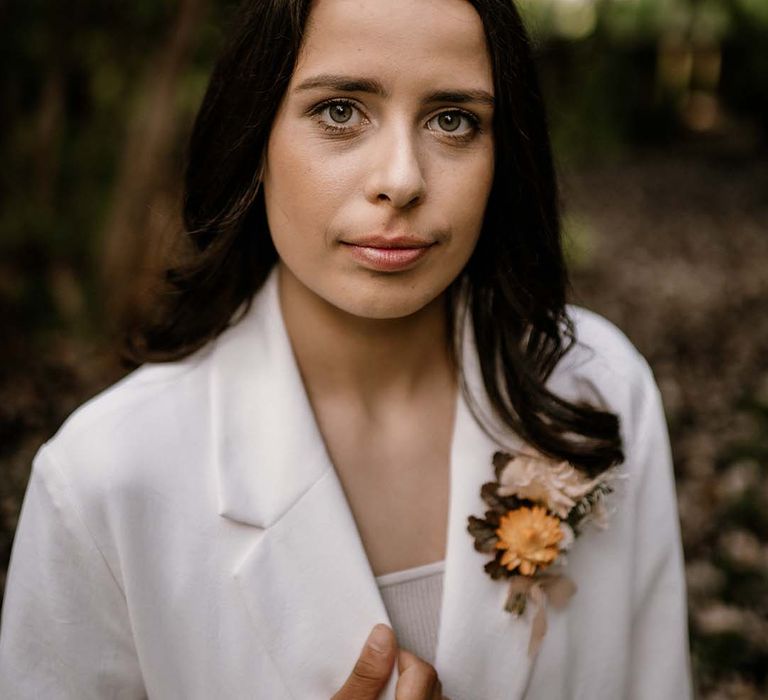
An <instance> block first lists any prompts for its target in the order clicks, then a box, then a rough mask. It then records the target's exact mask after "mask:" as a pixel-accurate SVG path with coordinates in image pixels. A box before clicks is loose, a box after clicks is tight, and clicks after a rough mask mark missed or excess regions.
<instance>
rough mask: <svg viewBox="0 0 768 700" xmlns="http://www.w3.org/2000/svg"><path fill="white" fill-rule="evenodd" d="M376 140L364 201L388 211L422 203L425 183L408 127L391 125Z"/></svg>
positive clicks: (414, 139)
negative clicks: (387, 205) (383, 205)
mask: <svg viewBox="0 0 768 700" xmlns="http://www.w3.org/2000/svg"><path fill="white" fill-rule="evenodd" d="M380 136H381V138H379V139H376V145H375V153H372V154H371V160H370V168H369V171H368V177H367V180H366V183H365V195H366V198H367V199H368V201H370V202H372V203H374V204H376V203H378V202H389V203H390V204H391V206H392V207H395V208H397V209H405V208H409V207H413V206H415V205H416V204H418V203H420V202H421V201H422V200H423V199H424V195H425V194H426V182H425V180H424V173H423V168H422V164H421V163H420V162H419V153H418V148H417V144H416V143H415V141H416V138H415V135H414V134H413V133H412V131H411V129H410V128H409V126H408V125H405V124H402V125H393V127H392V128H391V129H388V130H383V131H382V132H381V133H380Z"/></svg>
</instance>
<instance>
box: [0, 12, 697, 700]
mask: <svg viewBox="0 0 768 700" xmlns="http://www.w3.org/2000/svg"><path fill="white" fill-rule="evenodd" d="M184 219H185V224H186V229H187V232H188V237H189V239H190V240H191V242H192V244H193V245H192V251H191V254H190V257H189V259H187V260H186V261H185V262H184V263H183V264H182V265H180V266H177V267H175V268H174V269H173V270H171V271H170V272H169V275H168V279H169V281H170V283H171V286H172V293H171V294H169V295H168V296H167V297H166V299H165V303H164V305H163V306H162V307H159V310H158V313H157V316H156V317H155V318H154V319H152V321H151V323H148V324H147V325H145V326H143V327H142V328H139V329H134V332H133V334H132V339H133V342H132V349H133V354H134V356H135V357H136V358H137V359H139V360H140V361H145V364H144V366H143V367H142V368H141V369H139V370H138V371H136V372H134V373H133V374H131V375H130V376H129V377H127V378H126V379H124V380H123V381H122V382H120V383H118V384H117V385H116V386H114V387H113V388H111V389H110V390H108V391H107V392H105V393H104V394H102V395H100V396H98V397H97V398H95V399H94V400H92V401H91V402H89V403H88V404H87V405H86V406H84V407H82V408H81V409H80V410H79V411H77V412H76V413H75V414H74V415H73V416H72V417H71V418H70V419H69V420H68V421H67V423H66V424H65V426H64V427H63V428H62V429H61V430H60V431H59V433H58V434H57V435H56V436H55V437H54V438H53V439H52V440H51V441H49V442H48V443H47V444H46V445H45V446H43V448H42V449H41V451H40V453H39V454H38V456H37V458H36V460H35V464H34V468H33V473H32V477H31V480H30V485H29V487H28V492H27V495H26V498H25V502H24V506H23V512H22V515H21V519H20V523H19V528H18V533H17V537H16V541H15V544H14V552H13V559H12V565H11V569H10V574H9V579H8V590H7V596H6V600H5V607H4V613H3V629H2V641H0V689H1V690H2V694H3V697H9V698H32V697H45V698H104V697H116V698H117V697H119V698H133V697H137V698H138V697H144V696H149V697H153V698H155V697H156V698H176V697H178V698H211V697H221V698H243V697H256V698H265V699H266V698H269V699H274V698H325V699H327V698H330V697H335V698H336V699H337V700H342V699H343V698H357V699H358V700H360V699H361V698H368V697H370V698H375V697H382V698H394V697H397V698H398V699H399V700H412V699H414V698H435V697H438V698H439V697H440V696H441V695H442V694H443V693H444V694H445V695H446V696H448V697H450V698H452V699H453V700H457V699H458V700H462V699H465V700H466V699H470V698H471V699H472V700H482V699H486V698H487V699H489V700H490V699H494V700H496V699H498V698H522V697H524V696H525V697H527V698H543V699H546V700H550V699H553V698H587V697H589V698H606V699H611V700H613V699H615V698H633V699H634V698H648V699H650V698H653V699H654V700H657V699H660V698H670V699H671V698H674V699H675V700H677V699H678V698H685V697H689V696H690V674H689V661H688V647H687V629H686V614H685V589H684V583H683V573H682V552H681V545H680V534H679V525H678V520H677V512H676V506H675V498H674V482H673V477H672V468H671V462H670V455H669V449H668V441H667V436H666V428H665V425H664V420H663V412H662V408H661V404H660V401H659V396H658V392H657V390H656V387H655V385H654V383H653V379H652V375H651V373H650V370H649V369H648V367H647V365H646V364H645V363H644V361H643V360H642V358H640V356H639V355H638V354H637V352H636V351H635V350H634V349H633V348H632V346H631V345H630V344H629V342H628V341H627V340H626V338H624V336H622V335H621V334H620V333H619V332H618V331H617V330H616V329H615V328H613V327H612V326H611V325H610V324H608V322H606V321H604V320H603V319H601V318H599V317H597V316H595V315H593V314H590V313H588V312H585V311H582V310H578V309H573V308H570V309H566V306H565V288H566V274H565V271H564V266H563V261H562V254H561V248H560V241H559V227H558V212H557V194H556V187H555V181H554V175H553V168H552V162H551V155H550V150H549V142H548V137H547V131H546V125H545V120H544V115H543V111H542V105H541V100H540V97H539V93H538V89H537V87H536V80H535V76H534V73H533V68H532V65H531V57H530V49H529V47H528V43H527V39H526V36H525V33H524V30H523V28H522V26H521V23H520V19H519V17H518V15H517V13H516V11H515V9H514V7H513V5H512V2H508V1H506V0H504V1H499V0H483V1H480V0H476V1H473V2H472V3H470V2H467V1H466V0H430V1H428V2H423V1H416V0H390V1H389V2H387V3H380V2H378V0H356V1H355V2H351V1H350V0H316V1H315V2H313V3H310V2H308V1H304V2H300V1H299V0H273V1H272V2H260V1H258V0H250V1H249V2H246V3H245V4H244V5H243V8H242V11H241V14H240V15H239V17H238V19H237V31H236V32H235V34H234V37H233V39H232V40H231V42H230V43H229V45H228V47H227V49H226V51H225V52H224V54H223V56H222V58H221V59H220V61H219V63H218V64H217V66H216V69H215V71H214V74H213V77H212V80H211V83H210V86H209V89H208V91H207V93H206V96H205V99H204V101H203V105H202V107H201V110H200V113H199V115H198V118H197V121H196V124H195V129H194V133H193V135H192V139H191V145H190V157H189V163H188V169H187V175H186V192H185V198H184ZM566 311H568V313H566ZM496 453H498V454H496ZM494 454H496V456H495V457H494ZM505 454H506V456H505ZM545 455H546V457H545ZM494 460H495V465H496V467H495V468H494ZM516 460H517V461H516ZM521 460H522V461H521ZM525 460H528V461H525ZM531 460H532V461H531ZM510 465H513V471H514V469H518V468H523V467H525V465H528V467H530V466H531V465H534V466H533V472H532V474H530V475H529V476H530V479H529V480H528V481H527V482H526V483H527V484H528V486H527V487H528V488H529V489H530V488H531V487H532V486H536V484H537V483H539V482H537V481H536V480H537V479H538V480H542V479H548V478H550V477H551V476H552V475H554V474H557V475H560V476H563V479H565V481H564V482H563V483H566V482H567V480H568V479H575V481H573V480H572V482H569V483H571V484H572V485H573V486H574V488H576V487H578V488H576V490H578V489H582V487H583V486H584V484H587V483H588V484H590V485H589V487H588V488H589V489H592V488H593V486H594V484H597V483H598V482H599V481H600V480H601V479H602V477H603V476H605V475H607V474H609V473H610V474H612V473H621V474H622V475H623V476H624V477H625V480H624V481H623V482H622V483H620V484H619V486H618V487H616V488H615V489H614V490H613V492H612V493H610V494H609V495H605V494H607V493H608V492H601V493H603V495H605V498H604V501H599V503H598V501H591V503H593V505H594V504H595V503H598V505H601V506H603V505H604V506H605V509H606V511H609V510H612V511H613V512H612V513H611V517H610V520H609V522H608V527H607V528H606V529H605V530H603V531H599V530H598V529H589V528H588V529H585V530H584V532H583V533H581V534H580V536H579V538H578V540H577V541H575V542H573V543H571V544H570V545H569V549H568V550H567V551H568V554H569V557H568V561H567V565H565V566H564V568H563V570H562V575H561V576H559V577H553V578H550V579H545V578H543V577H542V578H535V576H536V575H537V569H538V573H539V574H541V573H542V572H544V573H548V572H549V570H550V569H548V567H549V565H550V564H553V563H554V562H553V558H554V557H556V556H558V557H559V555H560V553H561V552H563V553H564V552H565V551H566V550H565V545H564V544H563V541H562V538H563V537H565V536H566V534H569V535H573V534H574V532H575V530H574V528H572V527H571V525H573V524H574V522H575V521H573V520H568V521H567V522H566V520H565V519H564V518H565V515H568V517H569V518H570V517H572V516H573V514H574V513H575V510H576V509H573V510H571V506H573V505H574V504H575V503H577V498H582V496H584V494H586V493H587V489H586V488H583V489H582V490H581V491H580V492H579V496H578V497H577V496H576V491H575V490H571V491H569V490H568V488H566V486H567V484H566V486H563V485H562V484H561V485H560V486H559V487H557V488H555V489H554V491H552V490H551V489H550V491H547V493H548V494H550V495H551V494H552V493H554V494H555V496H556V497H557V498H558V499H560V500H559V501H558V502H557V503H559V504H560V505H557V503H555V501H552V502H548V501H547V500H546V498H545V500H544V501H542V502H543V503H544V504H545V505H547V504H548V508H547V509H545V508H543V507H541V508H538V509H537V508H536V507H535V504H536V503H537V502H538V497H537V496H536V495H535V494H533V493H532V492H530V490H529V491H528V492H524V491H523V490H522V489H523V482H522V481H521V480H520V479H518V480H517V481H515V479H512V480H511V481H510V480H509V478H508V477H509V475H510V474H511V473H512V472H510V471H508V468H510ZM521 465H522V466H521ZM494 469H496V470H495V471H494ZM494 473H495V474H496V476H497V480H498V481H497V482H496V483H495V486H493V488H492V489H491V492H489V491H488V488H487V487H485V488H483V491H482V492H481V487H483V484H486V483H487V482H491V481H493V477H494ZM579 475H580V476H579ZM566 477H567V479H566ZM558 478H559V477H558ZM590 479H592V480H593V481H589V480H590ZM542 483H543V482H542ZM549 486H552V485H551V484H549ZM553 488H554V487H553ZM504 489H506V491H504ZM516 489H517V490H516ZM558 489H559V490H558ZM597 493H598V490H592V491H589V498H591V497H593V496H594V498H596V499H597V498H599V497H600V495H599V494H598V495H597V496H595V494H597ZM505 494H506V495H505ZM571 496H573V498H571ZM548 497H549V496H547V498H548ZM553 498H554V496H553ZM589 498H587V500H589ZM489 499H491V500H490V501H489ZM493 499H495V500H493ZM510 499H511V500H510ZM488 502H492V503H493V504H494V507H495V508H502V511H504V512H506V509H507V508H508V509H509V511H508V513H507V514H506V515H505V516H504V517H505V518H506V519H499V518H498V517H496V516H498V513H497V514H496V516H494V515H493V514H492V513H490V512H489V513H490V514H489V513H486V516H487V518H488V520H482V519H480V518H478V517H476V516H478V515H482V513H483V511H484V510H485V509H486V507H487V506H486V503H488ZM579 502H580V503H581V505H582V506H583V504H584V503H585V502H586V501H584V500H583V498H582V500H581V501H579ZM563 503H567V504H569V505H568V507H567V508H566V509H565V510H562V513H563V514H565V515H563V516H562V517H560V518H559V519H556V514H557V513H558V512H560V511H559V508H560V506H562V504H563ZM513 506H514V508H513ZM579 507H581V506H579ZM596 509H597V505H595V510H596ZM500 512H501V511H500ZM515 514H516V515H515ZM561 515H562V514H561ZM517 516H520V517H522V516H525V517H530V518H534V516H535V517H536V518H539V520H540V521H541V522H543V523H545V524H547V526H548V527H549V525H551V524H552V523H554V524H555V530H552V531H551V535H552V536H551V538H550V539H551V541H548V542H543V540H542V542H541V543H539V544H538V545H536V546H534V544H535V542H534V540H536V538H537V537H539V535H541V536H542V537H543V536H544V535H543V534H542V533H543V532H544V530H541V531H539V530H536V529H535V528H534V527H533V526H531V528H529V529H526V528H522V529H520V528H517V529H516V528H515V527H514V526H513V525H514V522H515V521H514V517H517ZM494 517H496V520H494ZM468 519H469V521H468ZM534 519H535V518H534ZM468 522H470V528H469V529H470V532H468V531H467V530H468V527H467V523H468ZM489 523H491V524H490V525H489ZM526 527H527V526H526ZM484 528H485V529H484ZM488 528H490V529H488ZM494 528H495V529H494ZM521 533H523V535H524V536H525V537H527V538H528V540H526V541H527V542H528V545H530V547H528V549H526V548H525V547H523V546H522V545H521V546H518V548H517V549H515V547H514V546H513V541H514V540H515V538H517V537H519V536H522V535H521ZM473 535H474V536H475V542H474V543H473V541H472V540H473V537H472V536H473ZM532 543H533V544H532ZM473 545H474V546H473ZM489 555H490V556H492V557H495V558H493V559H492V560H491V562H490V564H489V563H488V562H489ZM557 561H558V562H561V563H562V562H564V561H565V557H563V558H562V559H558V560H557ZM441 570H444V578H443V579H441V578H440V571H441ZM552 570H553V569H552ZM425 572H426V573H431V574H436V576H432V577H431V578H429V586H428V587H427V588H424V589H423V590H422V591H421V594H422V596H423V597H422V598H421V599H419V598H418V595H419V593H418V592H416V593H414V589H408V590H406V589H404V588H402V587H400V588H398V589H397V590H399V591H400V592H401V593H402V592H403V591H405V593H404V594H403V595H405V597H406V600H405V603H404V601H403V597H402V596H401V597H400V598H398V597H397V596H396V595H395V596H390V595H389V593H388V591H387V589H388V584H389V583H392V577H394V578H395V579H397V578H398V577H400V578H402V575H403V574H405V578H408V577H409V576H414V575H415V576H416V578H413V579H412V581H411V583H413V582H416V583H418V582H419V581H421V582H422V583H424V582H427V579H425V578H421V579H420V578H418V576H419V575H420V574H425ZM491 574H492V575H491ZM505 578H509V579H510V587H509V589H508V587H507V585H506V583H507V582H506V581H505V580H504V579H505ZM553 581H555V582H556V583H555V584H553V585H552V587H551V588H548V586H550V584H552V582H553ZM435 582H437V583H438V584H441V585H442V588H441V589H439V588H438V593H435V590H436V589H435V587H434V585H433V584H434V583H435ZM515 582H517V583H520V582H523V583H525V584H526V586H529V587H527V588H526V589H525V590H522V591H518V592H517V593H514V592H513V590H512V586H513V585H515ZM548 582H549V583H548ZM557 582H559V583H557ZM405 583H408V582H407V581H406V582H405ZM532 584H536V585H532ZM557 586H560V588H557ZM558 590H559V591H560V593H561V594H563V592H565V593H564V594H563V595H559V597H560V598H561V599H560V600H559V601H558V600H557V599H558V595H556V592H557V591H558ZM414 595H416V596H417V598H416V599H415V602H416V603H417V605H416V607H415V608H413V609H412V610H413V612H411V613H410V614H404V613H403V605H404V604H408V603H411V604H413V603H414V598H413V596H414ZM409 596H410V597H409ZM564 599H567V601H566V600H564ZM556 601H557V604H555V602H556ZM526 607H527V609H525V608H526ZM430 610H431V611H432V612H433V613H437V614H438V615H439V617H436V616H434V615H433V616H432V617H430V616H429V613H430ZM544 610H546V624H547V628H546V634H545V635H543V631H544V629H543V627H542V626H541V625H542V622H543V620H544V619H545V618H544V617H543V611H544ZM537 611H538V612H537ZM534 613H535V615H534ZM438 622H439V625H438V624H437V623H438ZM381 623H383V624H384V625H385V626H382V624H381ZM390 625H392V626H394V628H395V629H394V630H392V629H390ZM418 625H423V628H418ZM374 626H375V630H376V631H378V632H379V633H383V639H382V640H380V641H382V642H383V644H379V649H380V650H379V652H376V650H375V649H374V648H373V647H370V646H367V645H364V642H365V640H366V638H367V636H368V633H369V632H370V631H371V629H372V628H374ZM395 635H397V642H396V640H395ZM409 640H410V641H409ZM374 641H375V640H374ZM406 642H408V643H406ZM416 646H418V647H419V648H418V649H416V648H415V647H416ZM409 647H410V648H409ZM532 650H534V653H531V652H532ZM395 666H396V667H397V671H394V667H395ZM390 670H391V671H392V673H391V674H390Z"/></svg>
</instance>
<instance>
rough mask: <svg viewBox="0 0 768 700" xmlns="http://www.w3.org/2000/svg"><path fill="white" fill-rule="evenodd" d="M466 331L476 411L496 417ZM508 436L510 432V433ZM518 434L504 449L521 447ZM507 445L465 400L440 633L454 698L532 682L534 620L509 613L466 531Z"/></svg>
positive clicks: (506, 695) (456, 443) (488, 695)
mask: <svg viewBox="0 0 768 700" xmlns="http://www.w3.org/2000/svg"><path fill="white" fill-rule="evenodd" d="M469 333H470V332H469V330H466V331H465V372H466V375H467V379H468V383H469V384H470V387H473V388H474V391H473V392H472V395H473V397H477V398H476V404H477V406H476V410H477V411H478V412H480V414H481V415H483V416H484V417H485V418H486V420H487V419H488V417H489V416H490V415H491V414H490V412H489V410H488V406H487V405H486V404H485V403H484V401H483V399H482V397H484V396H485V392H484V391H483V390H482V388H481V381H480V377H479V370H477V367H476V363H475V354H474V353H475V350H474V344H473V342H472V340H471V338H470V337H469ZM507 434H508V433H507ZM519 446H520V443H519V441H516V440H515V439H514V437H513V436H509V439H507V440H505V448H507V449H509V448H510V447H513V448H514V447H519ZM500 447H501V445H500V444H499V443H498V442H496V441H495V440H493V439H492V438H490V437H489V436H488V435H487V434H486V433H485V432H484V431H483V430H482V429H481V428H480V426H479V425H478V423H477V422H476V420H475V418H474V416H473V415H472V413H471V411H470V409H469V406H468V404H467V402H466V401H465V400H464V399H463V397H460V398H459V403H458V406H457V414H456V425H455V429H454V438H453V446H452V451H451V496H450V511H449V519H448V544H447V551H446V562H445V576H444V579H443V601H442V608H441V619H440V631H439V636H438V644H437V652H436V659H435V668H436V670H437V672H438V675H439V676H440V679H441V681H442V683H443V689H444V692H445V694H446V695H447V696H448V697H450V698H451V700H491V699H493V700H501V699H504V700H518V699H519V698H522V697H523V696H524V693H525V689H526V687H527V685H528V681H529V677H530V674H531V671H532V664H531V661H530V660H529V658H528V653H527V650H528V640H529V635H530V628H531V627H530V620H529V619H526V618H525V617H524V618H521V619H515V618H514V617H513V616H512V615H511V614H509V613H507V612H505V611H504V603H505V600H506V595H507V585H506V584H505V582H504V581H503V580H501V581H494V580H492V579H491V578H490V576H488V574H486V573H485V571H484V569H483V567H484V566H485V564H486V562H487V561H488V560H489V559H490V556H489V555H487V554H483V553H480V552H477V551H476V550H475V548H474V546H473V543H474V540H473V538H472V536H471V535H470V534H469V532H468V531H467V519H468V517H469V516H470V515H476V516H478V517H482V515H483V513H484V512H485V511H486V509H487V506H486V504H485V503H484V502H483V500H482V499H481V497H480V488H481V486H482V485H483V484H484V483H485V482H487V481H492V480H493V478H494V472H493V466H492V457H493V453H494V452H495V451H496V450H498V449H500Z"/></svg>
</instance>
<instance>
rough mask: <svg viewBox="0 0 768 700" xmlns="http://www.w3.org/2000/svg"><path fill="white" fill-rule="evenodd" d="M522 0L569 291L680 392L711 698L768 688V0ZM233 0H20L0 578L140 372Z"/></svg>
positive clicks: (0, 120) (0, 115)
mask: <svg viewBox="0 0 768 700" xmlns="http://www.w3.org/2000/svg"><path fill="white" fill-rule="evenodd" d="M519 4H520V7H521V9H522V11H523V12H524V14H525V16H526V19H527V22H528V24H529V28H530V30H531V33H532V35H533V37H534V40H535V44H536V52H537V57H538V61H539V67H540V74H541V80H542V83H543V88H544V92H545V97H546V100H547V102H548V106H549V113H550V121H551V127H552V134H553V140H554V146H555V153H556V158H557V163H558V168H559V171H560V176H561V184H562V195H563V203H564V211H565V231H566V235H567V245H568V254H569V257H570V260H571V264H572V269H573V273H574V284H573V287H574V288H573V295H572V299H573V301H574V302H575V303H578V304H581V305H584V306H588V307H590V308H593V309H595V310H596V311H598V312H600V313H602V314H603V315H605V316H606V317H608V318H609V319H611V320H612V321H614V322H615V323H616V324H618V325H619V326H620V327H621V328H622V329H623V330H624V331H625V332H626V333H627V335H628V336H629V337H630V339H631V340H632V341H633V342H634V343H635V344H636V345H637V347H638V348H639V349H640V350H641V352H642V353H643V354H644V355H645V356H646V357H647V358H648V359H649V361H650V363H651V365H652V367H653V369H654V371H655V374H656V378H657V380H658V382H659V385H660V387H661V390H662V394H663V397H664V401H665V405H666V411H667V418H668V421H669V426H670V431H671V438H672V444H673V451H674V455H675V469H676V477H677V493H678V499H679V506H680V517H681V522H682V528H683V539H684V548H685V556H686V572H687V579H688V586H689V608H690V632H691V648H692V654H693V663H694V675H695V680H696V685H697V696H698V697H701V698H707V699H715V698H718V699H719V698H768V0H519ZM233 10H234V3H233V2H232V1H230V0H176V1H174V2H172V1H171V0H133V1H132V2H130V3H114V2H106V1H102V2H99V1H98V0H88V1H85V0H72V1H70V2H67V3H64V2H53V1H51V0H5V1H3V0H0V32H2V41H1V42H0V54H1V57H0V124H2V131H1V132H0V159H1V160H0V162H1V164H2V165H1V166H0V197H1V198H2V199H1V200H0V202H1V205H0V338H1V339H2V340H0V589H1V588H2V583H3V581H4V571H5V568H6V566H7V561H8V557H9V555H10V549H11V543H12V538H13V532H14V528H15V525H16V522H17V518H18V513H19V508H20V505H21V499H22V496H23V493H24V488H25V486H26V482H27V478H28V475H29V468H30V463H31V460H32V457H33V455H34V453H35V451H36V450H37V448H38V447H39V446H40V444H41V443H42V442H43V441H44V440H46V439H47V438H48V437H50V436H51V435H52V433H53V432H54V431H55V430H56V429H57V428H58V426H59V425H60V424H61V422H62V421H63V419H64V418H65V417H66V416H67V415H68V414H69V413H70V412H71V411H72V410H73V409H74V408H75V407H76V406H78V405H79V404H80V403H82V402H83V401H84V400H85V399H86V398H89V397H90V396H92V395H93V394H95V393H96V392H97V391H99V390H100V389H102V388H104V387H105V386H107V385H108V384H110V383H112V382H113V381H115V380H116V379H117V378H119V377H120V376H122V375H123V374H125V372H126V371H127V369H126V368H125V367H123V366H122V365H121V364H120V362H119V360H118V357H117V355H116V353H115V346H114V342H113V338H114V332H115V329H116V328H118V327H119V324H120V321H121V319H123V318H125V315H126V314H130V313H131V311H132V310H133V309H135V308H137V307H140V306H141V305H142V304H144V303H146V299H147V296H146V289H147V284H148V282H149V281H150V280H151V279H153V275H155V274H156V271H157V268H158V264H159V262H158V261H159V260H161V258H162V256H163V254H164V252H165V251H166V250H167V246H168V242H169V240H170V239H171V237H172V235H173V234H174V232H175V231H176V230H177V227H178V223H177V221H178V219H177V215H178V213H177V209H178V200H179V196H180V190H179V180H180V175H181V172H182V168H183V159H184V146H185V140H186V138H187V137H188V134H189V131H190V127H191V123H192V120H193V118H194V115H195V111H196V109H197V106H198V104H199V102H200V100H201V98H202V94H203V91H204V89H205V86H206V83H207V79H208V75H209V72H210V70H211V67H212V63H213V60H214V57H215V55H216V52H217V49H218V48H219V47H220V45H221V43H222V38H223V36H222V35H223V32H224V31H225V27H226V24H227V21H228V18H229V17H231V15H232V12H233ZM649 672H652V669H649Z"/></svg>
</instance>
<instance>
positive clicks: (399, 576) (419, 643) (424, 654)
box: [376, 560, 445, 664]
mask: <svg viewBox="0 0 768 700" xmlns="http://www.w3.org/2000/svg"><path fill="white" fill-rule="evenodd" d="M444 570H445V561H444V560H443V561H437V562H432V563H431V564H424V565H423V566H414V567H412V568H410V569H403V570H401V571H393V572H392V573H389V574H384V575H382V576H377V577H376V584H377V585H378V587H379V592H380V593H381V599H382V600H383V601H384V607H385V608H386V610H387V616H388V617H389V619H390V621H391V622H392V629H393V630H394V631H395V636H396V637H397V644H398V646H399V647H402V648H403V649H407V650H408V651H411V652H413V653H414V654H416V656H419V657H421V658H422V659H424V660H426V661H428V662H429V663H431V664H434V661H435V647H436V646H437V631H438V628H439V627H440V602H441V601H442V597H443V571H444Z"/></svg>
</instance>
